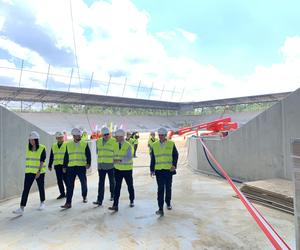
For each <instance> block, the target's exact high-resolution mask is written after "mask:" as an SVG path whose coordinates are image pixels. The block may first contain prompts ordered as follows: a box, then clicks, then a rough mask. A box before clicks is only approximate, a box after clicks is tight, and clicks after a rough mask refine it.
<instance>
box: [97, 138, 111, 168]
mask: <svg viewBox="0 0 300 250" xmlns="http://www.w3.org/2000/svg"><path fill="white" fill-rule="evenodd" d="M96 144H97V155H98V163H113V162H114V150H115V144H116V141H115V140H113V139H112V138H109V139H108V140H107V142H106V143H105V144H104V145H103V138H100V139H98V140H97V142H96Z"/></svg>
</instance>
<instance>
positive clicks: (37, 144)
mask: <svg viewBox="0 0 300 250" xmlns="http://www.w3.org/2000/svg"><path fill="white" fill-rule="evenodd" d="M34 141H35V147H36V150H38V149H39V146H40V143H39V139H34ZM28 148H29V150H30V151H32V145H31V144H30V142H28Z"/></svg>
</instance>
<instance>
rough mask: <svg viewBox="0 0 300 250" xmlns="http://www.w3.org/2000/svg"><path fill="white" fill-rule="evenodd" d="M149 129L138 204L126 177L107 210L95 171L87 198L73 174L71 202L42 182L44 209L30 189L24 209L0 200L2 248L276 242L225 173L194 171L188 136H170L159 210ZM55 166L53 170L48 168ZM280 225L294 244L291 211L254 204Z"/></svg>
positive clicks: (139, 169) (137, 177)
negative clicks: (174, 153) (174, 167)
mask: <svg viewBox="0 0 300 250" xmlns="http://www.w3.org/2000/svg"><path fill="white" fill-rule="evenodd" d="M147 139H148V135H147V134H142V135H141V140H140V145H139V148H138V158H136V159H134V165H135V169H134V186H135V192H136V200H135V204H136V206H135V207H134V208H130V207H129V206H128V204H129V201H128V193H127V188H126V184H125V183H123V189H122V193H121V199H120V205H119V212H118V213H111V212H110V211H109V210H108V209H107V208H108V207H109V206H110V205H111V202H110V201H109V200H108V198H109V190H108V180H107V182H106V193H105V202H104V204H103V206H102V207H95V206H94V205H93V204H92V201H94V200H95V199H96V197H97V182H98V176H97V173H96V171H95V172H94V174H92V175H90V176H89V177H88V188H89V193H88V198H89V202H88V203H87V204H84V203H82V201H81V195H80V184H79V182H76V188H75V192H74V199H73V207H72V209H69V210H66V211H62V210H61V209H60V205H62V204H63V203H64V201H58V200H56V199H55V198H56V197H57V195H58V188H57V187H56V186H55V187H51V188H48V189H47V190H46V196H47V201H46V209H45V210H44V211H37V207H38V205H39V198H38V193H32V194H30V196H29V201H28V206H27V208H26V210H25V213H24V215H23V216H15V215H13V214H12V210H14V209H15V208H17V207H18V205H19V202H20V198H16V199H11V200H9V201H5V202H2V203H0V249H55V250H56V249H81V250H83V249H273V248H272V246H271V244H270V242H269V241H268V239H267V238H266V237H265V235H264V234H263V233H262V231H261V230H260V229H259V227H258V226H257V225H256V223H255V222H254V220H253V219H252V217H251V216H250V215H249V213H248V212H247V211H246V209H245V208H244V206H243V205H242V203H241V201H240V200H238V199H236V198H233V195H234V192H233V191H232V189H231V187H230V186H229V185H228V184H227V183H226V182H225V181H224V180H222V179H219V178H216V177H210V176H206V175H201V174H197V173H195V172H193V171H192V170H191V169H190V168H189V167H188V164H187V161H186V148H185V146H184V145H185V141H184V140H183V139H182V138H174V141H175V143H176V145H177V147H178V149H179V152H180V159H179V165H178V174H177V175H176V176H174V180H173V198H172V203H173V210H172V211H166V212H165V216H164V217H161V218H159V217H157V216H156V215H155V211H156V210H157V201H156V188H157V186H156V181H155V179H152V178H151V177H150V175H149V161H150V159H149V155H148V150H147V146H146V141H147ZM47 174H53V173H47ZM255 206H256V207H257V208H258V209H259V210H260V211H261V213H262V214H263V215H264V216H265V217H266V219H267V220H269V222H270V223H271V224H272V225H273V227H274V228H275V229H276V230H277V231H278V233H279V234H280V235H281V236H282V237H283V238H284V239H285V240H286V241H287V243H288V244H289V245H290V246H291V247H292V248H293V249H294V248H295V233H294V218H293V216H291V215H289V214H286V213H283V212H279V211H275V210H272V209H269V208H266V207H262V206H258V205H255Z"/></svg>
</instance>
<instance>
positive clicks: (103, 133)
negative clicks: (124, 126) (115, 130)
mask: <svg viewBox="0 0 300 250" xmlns="http://www.w3.org/2000/svg"><path fill="white" fill-rule="evenodd" d="M101 134H102V135H105V134H109V129H108V128H107V127H103V128H101Z"/></svg>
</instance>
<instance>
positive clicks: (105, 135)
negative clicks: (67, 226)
mask: <svg viewBox="0 0 300 250" xmlns="http://www.w3.org/2000/svg"><path fill="white" fill-rule="evenodd" d="M101 134H102V138H99V139H98V140H97V142H96V144H97V155H98V174H99V182H98V197H97V201H95V202H93V204H95V205H98V206H101V205H102V201H103V198H104V189H105V176H106V174H107V175H108V179H109V187H110V200H111V201H113V198H114V190H115V177H114V150H115V147H116V146H115V144H116V141H115V140H114V139H112V138H111V137H110V132H109V129H108V128H107V127H103V128H102V129H101Z"/></svg>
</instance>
